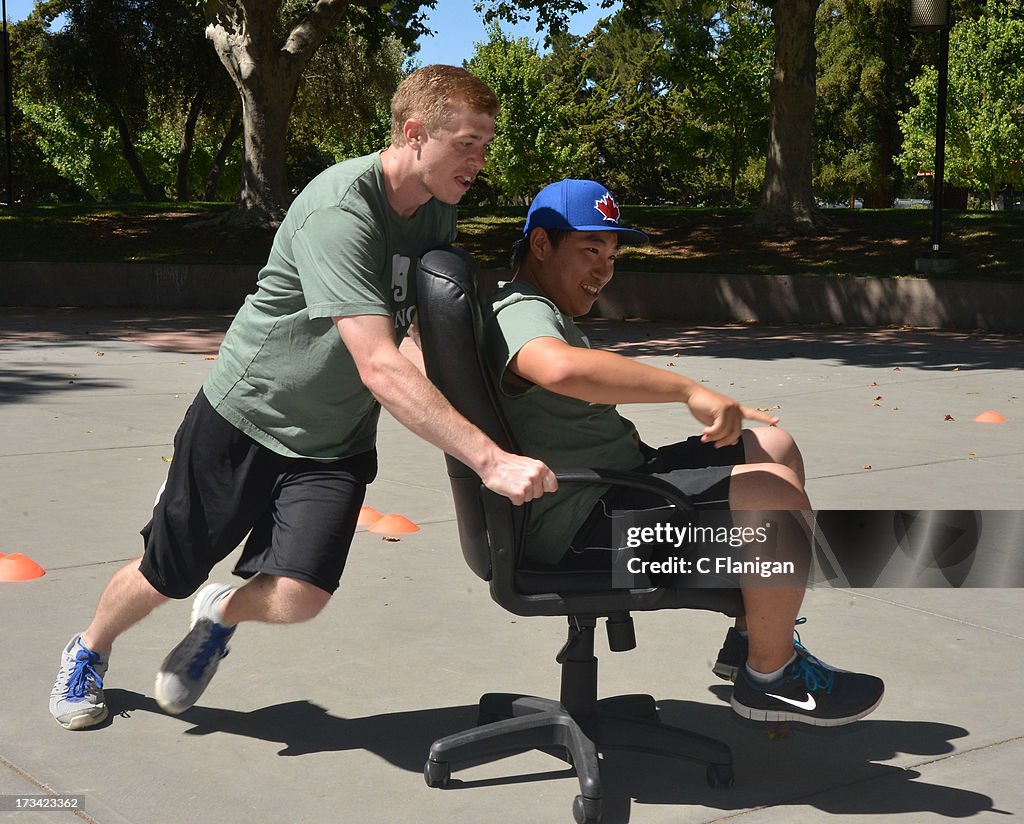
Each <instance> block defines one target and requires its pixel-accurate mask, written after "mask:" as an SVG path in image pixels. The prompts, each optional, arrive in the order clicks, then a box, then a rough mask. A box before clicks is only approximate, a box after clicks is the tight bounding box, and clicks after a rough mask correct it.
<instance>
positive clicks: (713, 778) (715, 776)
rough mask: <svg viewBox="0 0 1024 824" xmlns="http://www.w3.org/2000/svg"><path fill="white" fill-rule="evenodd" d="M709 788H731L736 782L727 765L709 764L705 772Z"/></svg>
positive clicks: (730, 768)
mask: <svg viewBox="0 0 1024 824" xmlns="http://www.w3.org/2000/svg"><path fill="white" fill-rule="evenodd" d="M707 778H708V786H709V787H731V786H732V785H733V782H734V781H735V780H736V776H735V775H733V771H732V766H731V765H729V764H711V765H710V766H709V767H708V772H707Z"/></svg>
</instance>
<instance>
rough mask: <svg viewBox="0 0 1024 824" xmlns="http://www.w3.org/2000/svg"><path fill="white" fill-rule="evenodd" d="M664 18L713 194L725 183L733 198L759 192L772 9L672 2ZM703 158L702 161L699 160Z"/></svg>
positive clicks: (706, 187)
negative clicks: (753, 178) (757, 189)
mask: <svg viewBox="0 0 1024 824" xmlns="http://www.w3.org/2000/svg"><path fill="white" fill-rule="evenodd" d="M666 6H667V13H666V15H665V17H664V18H663V19H664V28H665V36H666V41H667V44H668V49H669V53H670V56H669V70H668V74H669V77H670V78H671V79H672V80H673V81H674V83H675V85H676V87H677V88H678V89H679V90H680V91H682V92H683V93H684V95H685V99H686V100H687V101H688V108H689V110H690V116H691V117H692V118H693V119H694V121H693V122H695V123H696V124H697V125H698V127H699V131H700V140H699V141H698V143H697V145H696V146H694V150H695V154H694V156H693V158H692V160H691V161H690V163H691V164H692V165H693V166H695V168H696V169H699V170H700V171H701V172H703V175H704V182H703V186H702V190H703V191H704V192H705V194H706V195H710V196H711V199H716V198H715V197H714V193H715V192H716V191H721V190H724V191H725V192H727V199H728V202H729V204H730V205H733V206H735V205H736V204H737V202H738V201H739V200H741V199H742V200H746V199H747V197H748V196H749V195H750V194H752V189H753V186H752V185H751V184H752V183H753V181H751V180H750V179H749V175H750V172H751V170H755V174H756V175H757V177H758V180H757V182H756V184H754V185H756V186H759V185H760V179H761V178H763V176H764V165H763V161H762V160H761V159H762V158H763V156H764V147H765V144H766V142H767V139H768V110H769V108H768V107H769V100H768V83H769V77H770V74H771V65H772V26H771V19H770V15H769V14H768V13H767V12H766V11H765V10H764V9H763V8H762V7H761V6H760V5H758V4H757V3H754V2H751V1H750V0H738V1H737V2H732V3H728V4H719V3H709V2H707V0H688V2H674V3H667V4H666ZM694 161H696V162H694Z"/></svg>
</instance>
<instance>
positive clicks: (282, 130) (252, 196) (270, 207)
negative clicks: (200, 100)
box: [238, 72, 298, 225]
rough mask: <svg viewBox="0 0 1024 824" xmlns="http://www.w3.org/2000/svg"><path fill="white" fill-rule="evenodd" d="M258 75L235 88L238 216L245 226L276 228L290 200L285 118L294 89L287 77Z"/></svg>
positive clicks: (294, 85)
mask: <svg viewBox="0 0 1024 824" xmlns="http://www.w3.org/2000/svg"><path fill="white" fill-rule="evenodd" d="M287 74H288V72H281V73H280V74H277V75H275V74H274V73H272V72H261V75H262V76H261V77H259V78H256V77H250V78H249V79H248V82H246V83H245V84H244V85H241V84H240V85H239V89H238V91H239V94H240V95H241V97H242V125H243V131H242V191H241V193H240V194H239V196H238V211H239V215H238V217H239V218H241V220H242V222H243V223H255V224H257V225H267V224H277V223H280V221H281V220H282V218H283V217H284V213H285V210H286V209H287V208H288V204H290V203H291V201H292V192H291V187H290V186H289V185H288V166H287V148H288V119H289V117H290V115H291V110H292V102H293V101H294V99H295V93H296V91H297V89H298V82H297V78H296V80H295V81H294V82H292V81H291V80H290V78H288V77H287Z"/></svg>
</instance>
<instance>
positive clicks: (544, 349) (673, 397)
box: [509, 337, 779, 446]
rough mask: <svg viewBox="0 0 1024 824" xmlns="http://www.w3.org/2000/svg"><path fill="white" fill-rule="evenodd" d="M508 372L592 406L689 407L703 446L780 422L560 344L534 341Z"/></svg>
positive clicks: (665, 375)
mask: <svg viewBox="0 0 1024 824" xmlns="http://www.w3.org/2000/svg"><path fill="white" fill-rule="evenodd" d="M509 369H510V370H511V371H512V372H514V373H515V374H516V375H518V376H519V377H521V378H523V379H524V380H527V381H529V382H530V383H534V384H536V385H537V386H542V387H543V388H545V389H547V390H548V391H550V392H557V393H559V394H561V395H568V396H569V397H572V398H578V399H579V400H583V401H587V402H589V403H616V404H617V403H685V404H686V405H687V406H688V407H689V409H690V413H691V414H692V415H693V416H694V417H695V418H696V419H697V420H698V421H700V422H701V423H702V424H704V425H705V426H704V430H703V433H702V435H701V440H702V441H704V442H705V443H708V442H711V443H714V444H715V445H716V446H726V445H728V444H732V443H735V442H736V441H737V439H738V438H739V437H740V432H741V431H742V430H743V421H744V420H751V421H761V422H762V423H768V424H773V425H774V424H776V423H778V422H779V419H778V418H777V417H776V416H774V415H765V414H764V413H762V412H758V411H757V410H755V409H751V408H750V407H747V406H744V405H742V404H740V403H738V402H737V401H735V400H733V399H732V398H730V397H728V396H726V395H722V394H720V393H718V392H715V391H714V390H712V389H708V388H707V387H706V386H702V385H701V384H699V383H697V382H696V381H693V380H691V379H690V378H688V377H686V376H685V375H678V374H676V373H674V372H669V371H668V370H666V369H658V368H657V367H654V366H649V365H647V364H644V363H639V362H637V361H634V360H631V359H629V358H625V357H623V356H622V355H616V354H615V353H613V352H602V351H600V350H595V349H584V348H582V347H579V346H570V345H569V344H568V343H566V342H565V341H562V340H559V339H558V338H550V337H542V338H534V339H533V340H531V341H529V342H528V343H526V344H524V345H523V347H522V348H521V349H520V350H519V351H518V352H517V353H516V355H515V357H514V358H512V360H511V362H510V363H509Z"/></svg>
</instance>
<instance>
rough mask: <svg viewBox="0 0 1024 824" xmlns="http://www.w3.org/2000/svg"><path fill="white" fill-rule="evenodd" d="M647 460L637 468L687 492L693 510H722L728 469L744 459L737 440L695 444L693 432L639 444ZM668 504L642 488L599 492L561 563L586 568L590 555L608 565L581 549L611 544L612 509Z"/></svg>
mask: <svg viewBox="0 0 1024 824" xmlns="http://www.w3.org/2000/svg"><path fill="white" fill-rule="evenodd" d="M642 448H643V450H644V454H645V455H646V457H647V462H646V463H645V464H644V465H643V466H641V467H639V468H638V469H637V471H638V472H643V473H645V474H648V475H652V476H653V477H655V478H661V479H662V480H663V481H667V482H668V483H670V484H672V486H674V487H675V488H676V489H678V490H680V491H681V492H683V493H684V494H685V495H687V496H688V497H689V498H690V499H691V500H692V501H693V504H694V506H695V507H696V508H697V509H713V510H728V509H729V479H730V477H731V476H732V470H733V467H735V466H738V465H740V464H744V463H746V451H745V450H744V448H743V441H742V440H738V441H737V442H736V443H735V444H733V445H732V446H723V447H721V448H720V449H719V448H716V447H715V446H714V444H708V443H701V440H700V436H699V435H694V436H693V437H691V438H687V439H686V440H685V441H682V442H680V443H674V444H669V445H668V446H663V447H660V448H659V449H653V448H651V447H649V446H647V445H646V444H643V445H642ZM666 506H668V504H667V503H666V501H665V499H664V498H662V497H661V496H660V495H657V494H655V493H652V492H645V491H644V490H642V489H631V488H628V487H621V486H620V487H612V488H611V489H609V490H608V491H607V492H605V494H604V495H602V496H601V497H600V498H599V499H598V501H597V504H596V505H595V506H594V509H593V510H591V512H590V515H589V516H588V517H587V520H586V521H584V523H583V525H582V526H581V527H580V529H579V531H577V533H576V536H575V537H574V538H573V541H572V551H570V552H569V553H567V554H566V556H565V557H564V558H563V559H562V563H561V564H560V566H561V567H567V568H576V567H580V568H586V569H591V568H593V567H594V565H595V559H601V560H600V563H601V564H604V563H606V562H607V563H610V561H608V560H607V559H608V558H610V556H609V554H608V553H607V552H599V553H598V554H597V555H595V554H593V553H589V552H587V551H586V550H587V548H588V547H611V546H612V545H613V544H614V543H615V542H614V539H613V533H614V524H613V520H612V515H613V513H615V512H635V511H638V510H658V509H664V508H665V507H666Z"/></svg>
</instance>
